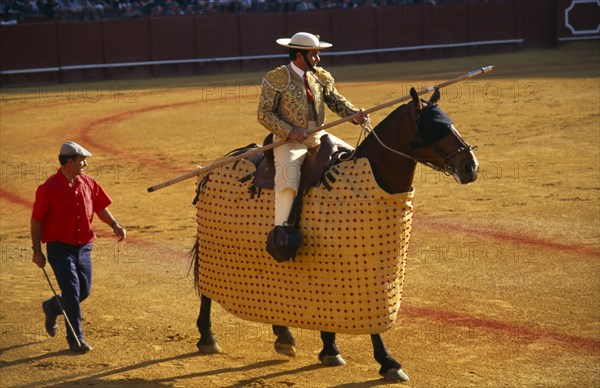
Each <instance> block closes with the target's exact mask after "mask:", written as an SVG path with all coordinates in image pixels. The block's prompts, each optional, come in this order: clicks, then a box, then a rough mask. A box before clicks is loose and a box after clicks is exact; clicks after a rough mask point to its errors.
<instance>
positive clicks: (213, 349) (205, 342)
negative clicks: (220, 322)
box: [196, 295, 221, 354]
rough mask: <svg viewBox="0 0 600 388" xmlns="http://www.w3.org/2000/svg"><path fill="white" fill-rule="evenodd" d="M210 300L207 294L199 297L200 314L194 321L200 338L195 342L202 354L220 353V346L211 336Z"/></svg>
mask: <svg viewBox="0 0 600 388" xmlns="http://www.w3.org/2000/svg"><path fill="white" fill-rule="evenodd" d="M211 303H212V300H211V299H210V298H209V297H208V296H204V295H202V296H201V297H200V314H199V315H198V320H197V321H196V327H198V332H200V340H198V343H196V346H197V347H198V350H199V351H200V353H204V354H216V353H221V348H220V347H219V345H218V344H217V341H216V340H215V337H213V333H212V329H211V322H210V306H211Z"/></svg>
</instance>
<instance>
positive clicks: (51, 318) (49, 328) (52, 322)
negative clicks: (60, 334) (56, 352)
mask: <svg viewBox="0 0 600 388" xmlns="http://www.w3.org/2000/svg"><path fill="white" fill-rule="evenodd" d="M42 310H44V315H45V316H46V322H45V326H46V333H48V335H49V336H50V337H54V336H56V331H57V330H58V325H57V324H56V315H55V314H54V313H53V312H52V308H51V307H50V300H47V301H45V302H42Z"/></svg>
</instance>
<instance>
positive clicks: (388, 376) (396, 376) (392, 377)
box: [383, 368, 410, 383]
mask: <svg viewBox="0 0 600 388" xmlns="http://www.w3.org/2000/svg"><path fill="white" fill-rule="evenodd" d="M383 378H384V380H388V381H397V382H402V383H404V382H406V381H408V380H410V379H409V377H408V375H407V374H406V373H404V371H403V370H402V369H395V368H392V369H388V371H387V372H385V373H384V374H383Z"/></svg>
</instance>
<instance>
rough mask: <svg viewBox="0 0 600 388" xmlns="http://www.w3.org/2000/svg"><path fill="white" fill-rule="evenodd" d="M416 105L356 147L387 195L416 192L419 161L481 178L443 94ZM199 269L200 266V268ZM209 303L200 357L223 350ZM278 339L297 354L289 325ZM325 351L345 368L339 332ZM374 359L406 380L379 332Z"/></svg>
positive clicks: (388, 375) (205, 302)
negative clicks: (447, 111) (441, 99)
mask: <svg viewBox="0 0 600 388" xmlns="http://www.w3.org/2000/svg"><path fill="white" fill-rule="evenodd" d="M411 96H412V101H411V102H410V103H408V104H405V105H403V106H401V107H399V108H397V109H396V110H394V111H393V112H392V113H391V114H390V115H388V116H387V117H386V118H385V119H384V120H383V121H382V122H381V123H380V124H379V125H377V126H376V127H375V129H374V130H373V131H372V133H371V134H370V135H369V136H367V137H366V139H365V140H364V141H363V142H362V143H361V144H360V145H359V146H358V147H357V149H356V152H355V153H354V156H353V157H354V158H366V159H368V161H369V163H370V165H371V167H372V171H373V175H374V177H375V179H376V181H377V184H378V185H379V187H380V188H381V189H383V190H385V191H386V192H387V193H389V194H396V193H406V192H409V191H410V190H411V189H412V181H413V178H414V174H415V169H416V165H417V162H420V163H423V164H425V165H427V166H429V167H432V168H433V169H435V170H438V171H440V172H443V173H445V174H448V175H452V176H453V177H454V178H455V180H456V181H457V182H458V183H461V184H467V183H470V182H473V181H475V180H476V179H477V171H478V168H479V165H478V162H477V160H476V158H475V155H474V154H473V150H474V148H473V147H471V146H469V145H468V144H467V143H466V142H465V141H464V140H463V139H462V138H461V137H460V135H459V134H458V132H457V131H456V129H455V128H454V125H453V123H452V121H451V120H450V118H449V117H448V116H447V115H446V114H445V113H444V112H443V111H442V110H441V109H440V107H439V106H438V105H437V101H438V99H439V96H440V94H439V91H438V90H436V92H435V93H434V94H433V96H432V97H431V99H430V100H429V101H423V100H421V99H420V98H419V96H418V95H417V93H416V91H415V90H414V89H411ZM196 268H198V266H196ZM210 309H211V299H210V298H209V297H207V296H205V295H202V296H201V305H200V315H199V317H198V321H197V326H198V330H199V332H200V340H199V341H198V344H197V346H198V349H199V350H200V352H202V353H217V352H220V348H219V346H218V345H217V343H216V340H215V338H214V336H213V333H212V330H211V321H210ZM273 332H274V334H275V336H276V337H277V339H276V341H275V349H276V351H277V352H278V353H282V354H285V355H288V356H293V355H295V354H296V349H295V340H294V338H293V336H292V334H291V332H290V331H289V329H288V328H287V327H286V326H276V325H274V326H273ZM321 339H322V341H323V349H322V351H321V352H320V354H319V360H320V361H321V363H323V364H324V365H328V366H336V365H343V364H345V361H344V359H343V358H342V357H341V355H340V352H339V349H338V348H337V345H336V342H335V333H331V332H321ZM371 340H372V343H373V348H374V354H375V359H376V360H377V362H378V363H379V364H380V365H381V368H380V370H379V373H380V374H381V375H382V376H383V377H384V378H385V379H388V380H394V381H407V380H408V376H407V375H406V374H405V373H404V372H403V370H402V367H401V365H400V363H398V362H397V361H396V360H394V359H393V358H392V357H391V356H390V355H389V353H388V352H387V350H386V348H385V346H384V344H383V341H382V339H381V335H380V334H371Z"/></svg>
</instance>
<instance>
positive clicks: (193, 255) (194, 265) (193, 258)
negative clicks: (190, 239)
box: [188, 236, 200, 294]
mask: <svg viewBox="0 0 600 388" xmlns="http://www.w3.org/2000/svg"><path fill="white" fill-rule="evenodd" d="M199 250H200V237H199V236H196V241H195V242H194V246H193V247H192V249H190V252H189V255H190V267H189V268H188V276H189V275H190V272H191V271H192V269H193V270H194V288H195V289H196V294H198V282H199V281H200V274H199V273H198V252H199Z"/></svg>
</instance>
